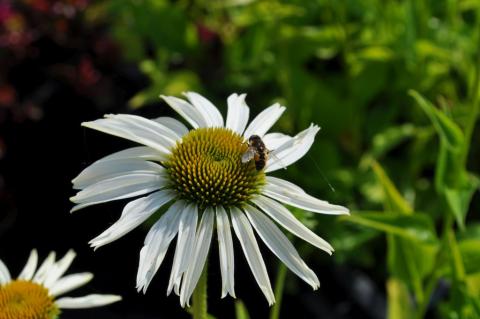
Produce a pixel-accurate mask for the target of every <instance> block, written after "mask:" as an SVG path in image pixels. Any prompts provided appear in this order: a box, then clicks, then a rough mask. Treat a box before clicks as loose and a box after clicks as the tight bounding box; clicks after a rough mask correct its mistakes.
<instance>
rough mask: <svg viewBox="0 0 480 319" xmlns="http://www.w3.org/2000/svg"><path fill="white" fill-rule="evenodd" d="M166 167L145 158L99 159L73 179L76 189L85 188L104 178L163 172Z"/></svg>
mask: <svg viewBox="0 0 480 319" xmlns="http://www.w3.org/2000/svg"><path fill="white" fill-rule="evenodd" d="M164 171H165V169H164V168H163V167H162V166H160V165H158V164H157V163H153V162H149V161H146V160H143V159H118V160H109V161H97V162H95V163H93V164H92V165H90V166H88V167H87V168H85V169H84V170H83V171H82V172H81V173H80V174H79V175H78V176H77V177H75V178H74V179H73V180H72V183H73V188H74V189H83V188H85V187H87V186H90V185H92V184H95V183H98V182H100V181H102V180H105V179H109V178H113V177H118V176H122V175H130V174H133V173H138V174H141V173H146V174H161V173H163V172H164Z"/></svg>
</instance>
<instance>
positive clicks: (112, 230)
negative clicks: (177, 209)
mask: <svg viewBox="0 0 480 319" xmlns="http://www.w3.org/2000/svg"><path fill="white" fill-rule="evenodd" d="M174 198H175V192H173V191H171V190H161V191H158V192H155V193H152V194H150V195H148V196H146V197H142V198H139V199H136V200H134V201H131V202H130V203H128V204H127V205H126V206H125V208H124V209H123V211H122V216H121V217H120V219H119V220H118V221H116V222H115V223H114V224H113V225H112V226H110V227H109V228H108V229H107V230H105V231H104V232H103V233H101V234H100V235H98V236H97V237H95V238H94V239H92V240H91V241H90V242H89V244H90V246H92V247H94V248H95V249H97V248H99V247H101V246H103V245H106V244H109V243H111V242H112V241H115V240H117V239H118V238H120V237H122V236H124V235H125V234H127V233H128V232H130V231H131V230H133V229H134V228H136V227H137V226H138V225H140V224H141V223H143V222H144V221H146V220H147V219H148V218H149V217H150V216H151V215H152V214H153V213H155V212H156V211H157V210H158V209H159V208H160V207H162V206H163V205H164V204H166V203H168V202H169V201H171V200H172V199H174Z"/></svg>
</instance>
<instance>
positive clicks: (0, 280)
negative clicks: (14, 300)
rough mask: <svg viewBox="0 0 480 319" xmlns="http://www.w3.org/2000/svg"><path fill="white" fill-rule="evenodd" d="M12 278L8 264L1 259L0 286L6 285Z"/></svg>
mask: <svg viewBox="0 0 480 319" xmlns="http://www.w3.org/2000/svg"><path fill="white" fill-rule="evenodd" d="M11 280H12V276H10V271H8V268H7V266H6V265H5V264H4V263H3V261H2V260H1V259H0V286H1V285H4V284H6V283H8V282H10V281H11Z"/></svg>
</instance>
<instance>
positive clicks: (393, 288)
mask: <svg viewBox="0 0 480 319" xmlns="http://www.w3.org/2000/svg"><path fill="white" fill-rule="evenodd" d="M387 295H388V309H387V319H405V318H413V314H414V313H413V309H412V306H413V305H412V303H411V301H410V294H409V293H408V289H407V286H406V285H405V284H404V283H403V282H401V281H400V280H398V279H395V278H390V279H388V281H387Z"/></svg>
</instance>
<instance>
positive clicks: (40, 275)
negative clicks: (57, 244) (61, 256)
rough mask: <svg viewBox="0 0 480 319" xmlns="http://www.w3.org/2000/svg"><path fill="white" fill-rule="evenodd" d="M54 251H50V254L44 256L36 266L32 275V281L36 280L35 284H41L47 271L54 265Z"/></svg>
mask: <svg viewBox="0 0 480 319" xmlns="http://www.w3.org/2000/svg"><path fill="white" fill-rule="evenodd" d="M55 256H56V254H55V252H54V251H52V252H50V254H48V257H47V258H45V260H44V261H43V263H42V264H41V265H40V267H38V270H37V272H36V273H35V275H34V276H33V282H36V283H37V284H42V283H43V281H44V280H45V278H46V277H47V275H48V273H49V272H50V270H51V269H52V267H53V266H54V265H55Z"/></svg>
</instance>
